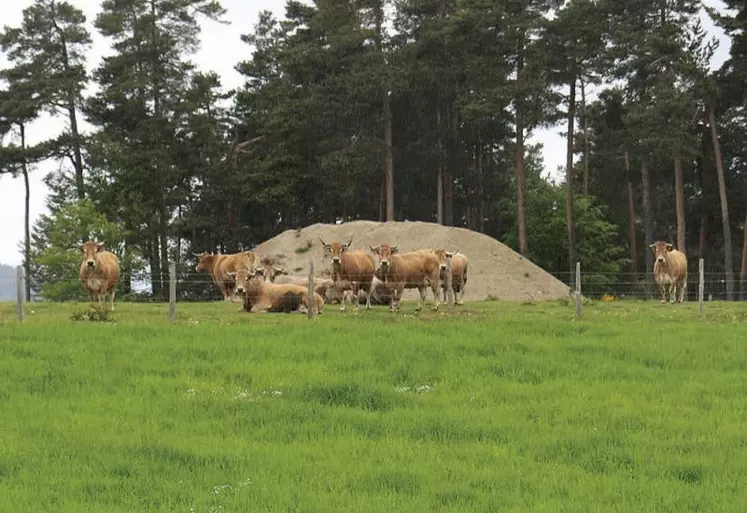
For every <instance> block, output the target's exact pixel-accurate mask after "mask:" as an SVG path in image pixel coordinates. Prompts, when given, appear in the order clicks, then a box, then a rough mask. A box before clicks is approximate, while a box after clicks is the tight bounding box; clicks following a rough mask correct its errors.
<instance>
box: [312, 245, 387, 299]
mask: <svg viewBox="0 0 747 513" xmlns="http://www.w3.org/2000/svg"><path fill="white" fill-rule="evenodd" d="M319 240H320V241H321V243H322V247H323V248H324V251H325V252H326V253H329V255H330V256H332V269H331V275H332V281H333V282H334V286H335V288H337V290H338V291H339V292H340V293H341V294H342V306H341V307H340V310H341V311H344V310H345V291H346V290H350V291H352V293H353V297H352V302H353V305H354V307H355V310H358V309H359V308H358V291H359V290H363V292H365V294H366V309H370V308H371V282H372V281H373V277H374V272H375V271H376V264H375V263H374V259H373V257H371V255H369V254H368V253H366V252H365V251H363V250H356V251H348V250H349V249H350V245H351V244H352V243H353V239H352V238H351V239H350V240H349V241H348V243H347V244H341V243H339V242H333V243H332V244H327V243H326V242H324V241H323V240H322V239H321V238H320V239H319Z"/></svg>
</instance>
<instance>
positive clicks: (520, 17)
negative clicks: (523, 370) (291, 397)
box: [0, 0, 747, 299]
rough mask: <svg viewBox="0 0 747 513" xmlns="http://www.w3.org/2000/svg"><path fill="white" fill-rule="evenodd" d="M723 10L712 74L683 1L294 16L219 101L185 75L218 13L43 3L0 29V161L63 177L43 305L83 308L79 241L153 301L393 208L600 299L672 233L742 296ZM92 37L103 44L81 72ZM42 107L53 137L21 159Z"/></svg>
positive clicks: (743, 174) (742, 212)
mask: <svg viewBox="0 0 747 513" xmlns="http://www.w3.org/2000/svg"><path fill="white" fill-rule="evenodd" d="M726 4H727V5H728V7H729V8H730V10H725V11H722V12H713V11H712V10H710V9H709V11H708V14H709V16H711V17H712V18H713V19H714V20H715V22H716V23H717V24H718V25H719V26H721V27H723V29H724V30H725V31H726V33H727V35H728V36H729V37H730V39H731V43H732V44H731V49H730V58H729V60H728V61H727V62H726V63H725V64H724V65H723V66H722V67H721V69H719V70H717V71H716V72H711V71H710V70H709V62H710V59H711V57H712V55H713V52H714V49H715V43H714V41H713V40H712V39H711V38H709V37H708V35H707V34H706V33H705V32H704V30H703V29H702V27H701V24H700V21H699V17H698V12H699V11H700V9H701V8H702V7H703V5H702V2H699V1H693V0H648V1H646V0H628V1H625V2H621V1H618V0H596V1H594V0H568V1H566V2H560V1H553V0H521V1H516V0H490V1H484V0H395V1H391V0H324V1H322V0H319V1H315V2H312V3H306V2H304V3H302V2H297V1H288V2H287V4H286V8H285V15H284V16H283V17H282V18H281V19H276V18H274V17H273V15H272V14H271V13H269V12H264V13H261V15H260V17H259V21H258V22H257V23H256V25H255V26H254V27H247V29H246V32H247V33H246V35H244V36H242V38H241V39H242V41H237V47H239V46H241V45H243V47H244V52H243V53H244V57H243V58H242V59H241V60H240V61H239V62H237V63H236V69H237V70H238V71H239V72H240V73H241V75H242V76H243V77H244V84H243V86H242V87H240V88H238V89H237V90H226V89H225V88H224V87H222V85H221V81H220V79H219V77H218V76H216V75H215V74H213V73H206V72H204V71H201V70H199V69H197V68H196V67H195V65H194V64H193V63H192V62H191V60H190V58H191V56H192V55H193V54H194V51H195V50H196V48H198V45H199V42H200V23H201V20H203V19H212V20H225V19H226V13H225V11H224V9H223V7H222V6H221V5H220V3H219V2H218V1H210V0H176V1H174V0H168V1H167V0H104V1H103V2H102V4H101V9H100V12H99V13H98V15H97V16H96V18H95V20H90V21H92V23H90V21H89V20H86V19H85V17H84V15H83V13H82V11H81V10H80V9H78V8H77V7H76V6H75V5H74V2H73V3H70V2H66V1H57V0H36V1H35V2H34V3H33V4H32V5H31V6H30V7H28V8H27V9H25V10H24V15H23V23H22V24H21V25H20V26H17V27H7V26H6V27H4V28H3V29H2V33H1V34H0V49H1V50H2V51H3V52H4V54H5V56H6V58H7V59H8V61H9V62H10V65H9V66H8V67H7V68H6V69H4V70H2V71H1V72H0V78H1V79H2V80H0V137H2V139H1V141H2V145H1V146H0V172H6V173H12V174H13V175H14V176H17V177H18V179H24V177H27V175H28V173H33V172H34V166H35V165H36V164H38V163H39V162H41V161H43V160H49V159H53V160H56V161H59V162H60V163H61V165H60V166H59V171H57V172H55V173H52V174H51V175H50V176H49V177H48V179H47V180H48V184H49V185H50V187H51V190H52V191H53V193H52V194H51V196H50V197H49V208H50V215H48V216H43V217H42V218H41V219H40V220H39V221H38V223H37V224H36V225H35V226H29V227H28V229H27V234H28V235H27V240H26V245H25V254H26V257H27V258H26V265H27V268H28V273H29V274H30V275H31V276H32V277H33V281H34V283H36V284H38V286H39V288H40V289H41V290H42V292H43V293H44V295H45V296H46V297H48V298H51V299H56V298H65V297H71V296H75V295H76V294H81V293H82V291H81V290H80V286H79V283H76V282H75V278H76V276H77V272H78V262H79V255H78V253H77V251H76V248H77V246H78V244H79V243H80V241H81V240H83V239H85V238H88V237H97V238H99V239H100V240H103V241H105V242H106V243H107V245H108V246H109V247H110V248H113V249H114V250H115V251H116V252H117V253H118V254H119V255H120V256H121V258H122V261H123V267H124V273H125V275H126V276H128V277H130V276H132V277H134V276H136V274H137V273H138V272H145V273H147V274H148V275H150V276H152V277H153V280H152V285H151V287H152V291H151V293H152V294H153V295H154V296H156V297H159V296H160V295H162V294H163V293H164V292H166V290H167V288H168V287H164V284H165V279H164V278H165V277H166V273H167V270H168V264H169V262H172V261H177V262H178V263H179V266H180V269H182V270H183V271H184V272H185V273H189V272H191V271H192V270H193V265H194V264H193V261H194V258H193V257H192V252H193V251H203V250H208V251H211V250H212V251H222V252H233V251H236V250H239V249H246V248H251V247H253V246H254V245H256V244H258V243H260V242H262V241H263V240H266V239H267V238H269V237H272V236H274V235H276V234H278V233H280V232H281V231H283V230H286V229H289V228H297V227H301V226H305V225H308V224H311V223H315V222H327V223H334V222H336V221H338V220H342V221H346V220H353V219H371V220H400V221H401V220H405V219H408V220H425V221H433V222H438V223H442V224H445V225H454V226H464V227H467V228H471V229H473V230H476V231H480V232H484V233H486V234H488V235H490V236H492V237H495V238H497V239H498V240H501V241H503V242H505V243H507V244H509V245H510V246H511V247H513V248H515V249H516V250H517V251H519V252H521V253H522V254H523V255H525V256H527V257H528V258H530V259H532V260H533V261H534V262H536V263H537V264H538V265H540V266H542V267H544V268H545V269H547V270H548V271H550V272H553V273H555V274H556V275H557V276H559V277H561V279H563V280H564V281H570V280H569V278H571V274H572V273H571V271H572V269H573V266H574V263H575V262H576V261H577V260H580V261H581V263H582V266H583V269H584V270H585V271H588V272H590V273H597V274H596V277H597V280H598V281H599V282H600V283H601V284H602V285H604V284H605V283H606V284H607V287H608V288H609V289H610V291H611V292H614V288H615V284H616V283H618V282H622V281H627V282H631V281H636V280H640V281H641V283H642V285H641V287H642V288H641V290H646V288H648V290H650V283H648V284H647V283H646V282H647V280H650V276H651V270H652V266H653V261H652V253H651V251H649V249H648V245H649V244H651V243H652V242H653V241H654V240H657V239H665V240H669V241H671V242H673V243H674V244H675V246H676V247H677V248H679V249H680V250H682V251H685V252H686V253H687V255H688V257H689V258H690V272H691V274H692V275H697V265H698V264H697V261H698V258H699V257H703V258H704V259H705V260H706V262H707V265H708V270H709V272H713V273H718V276H719V277H720V279H723V280H724V282H723V283H724V284H725V285H724V286H723V287H722V288H721V289H719V290H717V291H716V292H717V293H720V294H722V295H723V297H725V298H729V299H732V298H733V299H736V298H739V297H740V292H741V289H742V288H747V287H740V286H739V285H740V280H742V281H743V280H745V279H746V278H747V276H746V275H747V145H746V144H745V134H746V133H747V111H746V110H745V107H746V106H747V96H745V89H746V88H745V84H747V34H746V33H745V28H746V27H747V0H727V1H726ZM234 23H235V21H234ZM91 30H97V31H99V32H100V33H101V34H102V35H103V36H104V37H105V38H106V39H107V40H108V41H109V42H110V44H111V47H112V49H113V53H112V54H111V55H110V56H107V57H105V58H104V59H102V60H101V62H98V63H88V62H87V55H88V50H89V49H90V46H91V33H90V31H91ZM87 67H90V68H92V69H93V72H92V73H88V72H87V71H86V70H87ZM592 90H593V91H595V94H594V95H591V94H590V92H591V91H592ZM591 96H593V100H592V99H591V98H590V97H591ZM42 112H50V113H53V114H54V115H55V116H59V117H60V118H62V119H64V121H65V126H66V129H65V130H64V131H63V132H61V133H60V134H59V135H58V136H57V137H56V138H55V139H52V140H48V141H44V142H43V143H41V144H38V145H33V146H31V145H29V144H27V142H26V140H27V137H28V134H27V127H28V125H29V124H30V123H31V122H33V121H34V120H35V119H37V118H38V116H39V115H40V113H42ZM81 120H86V121H87V122H88V123H90V124H91V125H92V126H94V127H95V129H94V130H93V131H92V132H91V133H85V134H84V133H82V131H81V129H80V128H79V127H80V125H81ZM548 126H562V127H563V130H564V134H563V136H564V137H566V138H567V148H568V150H567V165H566V170H565V179H564V180H563V181H562V182H561V183H559V184H554V183H552V182H551V181H549V180H548V179H547V176H546V174H545V173H544V164H543V162H542V159H541V153H540V151H539V148H537V147H535V146H532V145H530V144H528V143H527V139H528V138H529V137H530V135H531V134H532V132H533V130H536V129H537V128H539V127H548ZM696 279H697V278H696ZM605 280H606V282H605ZM124 281H125V283H124V284H123V286H122V287H123V291H122V292H123V293H125V294H126V293H127V292H128V289H129V286H130V280H124ZM647 285H648V286H647ZM693 289H694V288H690V289H689V292H690V293H693V292H694V290H693Z"/></svg>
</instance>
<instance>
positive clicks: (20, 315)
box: [16, 265, 23, 321]
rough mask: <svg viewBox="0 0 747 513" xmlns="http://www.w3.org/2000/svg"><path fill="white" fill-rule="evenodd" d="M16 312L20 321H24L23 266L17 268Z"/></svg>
mask: <svg viewBox="0 0 747 513" xmlns="http://www.w3.org/2000/svg"><path fill="white" fill-rule="evenodd" d="M16 310H17V311H18V320H19V321H23V266H22V265H19V266H18V267H16Z"/></svg>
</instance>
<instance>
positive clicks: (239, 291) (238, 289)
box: [236, 287, 244, 294]
mask: <svg viewBox="0 0 747 513" xmlns="http://www.w3.org/2000/svg"><path fill="white" fill-rule="evenodd" d="M236 293H237V294H243V293H244V287H236Z"/></svg>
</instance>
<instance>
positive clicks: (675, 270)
mask: <svg viewBox="0 0 747 513" xmlns="http://www.w3.org/2000/svg"><path fill="white" fill-rule="evenodd" d="M667 268H668V271H669V276H670V277H671V278H672V280H674V281H675V282H680V281H683V280H686V279H687V257H686V256H685V254H684V253H682V252H681V251H679V250H676V249H673V250H672V251H670V252H668V254H667Z"/></svg>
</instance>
